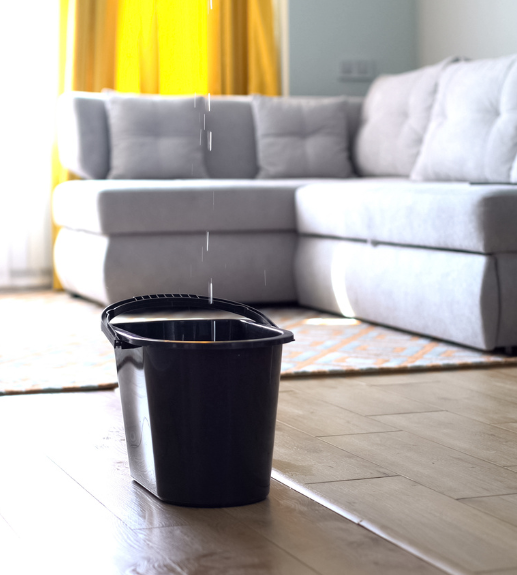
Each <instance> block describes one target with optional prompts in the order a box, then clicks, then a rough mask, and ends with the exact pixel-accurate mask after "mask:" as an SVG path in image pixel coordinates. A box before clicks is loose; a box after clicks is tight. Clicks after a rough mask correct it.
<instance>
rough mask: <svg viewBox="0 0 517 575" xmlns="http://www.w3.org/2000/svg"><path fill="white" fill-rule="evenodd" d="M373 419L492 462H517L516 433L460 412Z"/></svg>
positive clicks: (512, 463)
mask: <svg viewBox="0 0 517 575" xmlns="http://www.w3.org/2000/svg"><path fill="white" fill-rule="evenodd" d="M376 419H378V420H379V421H382V422H383V423H386V424H388V425H392V426H393V427H397V428H398V429H400V430H403V431H409V432H410V433H413V434H415V435H419V436H420V437H423V438H424V439H429V440H430V441H435V442H436V443H440V444H441V445H445V446H446V447H450V448H452V449H457V450H458V451H461V452H462V453H466V454H468V455H472V456H473V457H478V458H479V459H484V460H485V461H488V462H490V463H494V464H495V465H500V466H502V467H505V466H510V465H515V464H516V463H517V434H515V433H512V432H511V431H507V430H505V429H500V428H498V427H495V426H493V425H488V424H486V423H480V422H479V421H474V420H473V419H470V418H468V417H464V416H462V415H457V414H455V413H449V412H447V411H437V412H433V413H408V414H401V415H381V416H378V417H376Z"/></svg>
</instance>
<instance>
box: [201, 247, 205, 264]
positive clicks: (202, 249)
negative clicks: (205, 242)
mask: <svg viewBox="0 0 517 575" xmlns="http://www.w3.org/2000/svg"><path fill="white" fill-rule="evenodd" d="M204 249H205V248H204V247H203V246H201V261H203V251H204Z"/></svg>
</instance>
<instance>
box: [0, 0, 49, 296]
mask: <svg viewBox="0 0 517 575" xmlns="http://www.w3.org/2000/svg"><path fill="white" fill-rule="evenodd" d="M58 46H59V0H18V1H13V2H4V3H3V4H2V7H1V9H0V62H1V66H0V289H9V288H26V287H46V286H50V285H51V281H52V255H51V224H50V201H49V200H50V185H51V147H52V139H53V131H54V109H55V99H56V94H57V78H58Z"/></svg>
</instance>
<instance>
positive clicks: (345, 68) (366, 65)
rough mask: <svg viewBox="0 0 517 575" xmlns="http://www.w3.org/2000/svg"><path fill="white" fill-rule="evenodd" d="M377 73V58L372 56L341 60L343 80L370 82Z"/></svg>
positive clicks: (341, 78)
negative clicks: (374, 58)
mask: <svg viewBox="0 0 517 575" xmlns="http://www.w3.org/2000/svg"><path fill="white" fill-rule="evenodd" d="M375 73H376V66H375V60H373V59H372V58H343V59H342V60H341V61H340V62H339V80H340V81H341V82H369V81H370V80H373V78H374V77H375Z"/></svg>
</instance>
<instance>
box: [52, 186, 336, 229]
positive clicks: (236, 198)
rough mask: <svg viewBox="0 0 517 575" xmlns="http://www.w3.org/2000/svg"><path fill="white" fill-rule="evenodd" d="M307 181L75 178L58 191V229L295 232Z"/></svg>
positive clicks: (55, 216)
mask: <svg viewBox="0 0 517 575" xmlns="http://www.w3.org/2000/svg"><path fill="white" fill-rule="evenodd" d="M318 181H319V182H320V183H321V180H312V182H318ZM329 181H332V180H329ZM334 181H336V180H334ZM309 182H311V180H307V179H304V180H233V179H232V180H81V181H78V180H75V181H70V182H65V183H63V184H60V185H59V186H58V187H57V188H56V189H55V191H54V197H53V212H54V219H55V222H56V223H57V225H59V226H63V227H67V228H71V229H76V230H84V231H88V232H93V233H98V234H105V235H116V234H146V233H168V232H169V233H181V232H205V231H248V232H251V231H268V230H277V231H282V230H285V231H294V230H295V229H296V219H295V213H294V192H295V190H296V189H297V188H299V187H300V186H302V185H304V184H307V183H309Z"/></svg>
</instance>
